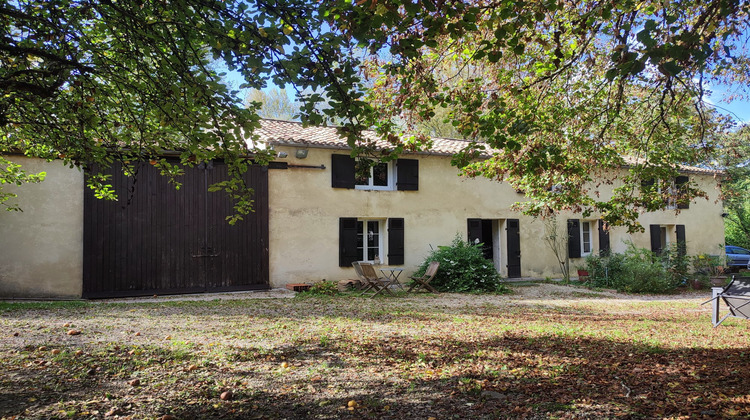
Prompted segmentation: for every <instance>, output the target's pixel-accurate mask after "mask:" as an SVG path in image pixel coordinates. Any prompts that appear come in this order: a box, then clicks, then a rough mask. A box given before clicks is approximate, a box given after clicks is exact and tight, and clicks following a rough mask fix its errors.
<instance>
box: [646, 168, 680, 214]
mask: <svg viewBox="0 0 750 420" xmlns="http://www.w3.org/2000/svg"><path fill="white" fill-rule="evenodd" d="M689 184H690V178H689V177H687V176H683V175H680V176H678V177H676V178H675V179H674V180H672V181H671V182H670V181H667V182H666V192H665V190H664V189H662V185H664V184H662V183H661V182H660V183H659V184H658V185H657V183H656V182H655V181H654V180H653V179H649V180H643V181H641V193H642V194H643V193H656V194H658V195H660V196H661V198H662V200H663V202H664V207H665V208H667V209H670V210H674V209H688V208H690V200H688V199H687V191H688V189H689ZM644 205H646V203H645V202H644Z"/></svg>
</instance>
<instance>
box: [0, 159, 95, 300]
mask: <svg viewBox="0 0 750 420" xmlns="http://www.w3.org/2000/svg"><path fill="white" fill-rule="evenodd" d="M11 160H13V161H15V162H17V163H20V164H21V165H22V166H23V168H24V170H26V171H27V172H42V171H44V172H46V173H47V177H46V179H45V180H44V181H43V182H41V183H39V184H25V185H22V186H20V187H18V186H7V185H3V190H4V191H9V192H10V191H12V192H15V193H16V194H18V198H17V199H15V200H16V202H17V203H18V204H19V206H20V207H21V209H22V210H23V211H20V212H16V211H5V210H0V298H13V297H23V298H80V297H81V290H82V279H83V173H82V172H80V171H78V170H75V169H70V168H68V167H67V166H65V165H63V164H62V162H60V161H53V162H46V161H43V160H40V159H30V158H25V157H12V158H11Z"/></svg>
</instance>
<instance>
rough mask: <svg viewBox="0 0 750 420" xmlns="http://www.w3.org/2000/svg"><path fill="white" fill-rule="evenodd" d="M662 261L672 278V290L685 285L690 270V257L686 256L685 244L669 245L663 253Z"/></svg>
mask: <svg viewBox="0 0 750 420" xmlns="http://www.w3.org/2000/svg"><path fill="white" fill-rule="evenodd" d="M660 260H661V263H662V265H663V266H664V268H665V269H666V271H667V274H668V275H669V277H670V279H669V280H670V290H672V289H674V288H676V287H677V286H680V285H682V284H685V282H686V281H687V279H688V271H689V269H690V257H688V256H687V255H686V254H685V248H684V244H674V243H673V244H669V246H667V248H666V249H665V250H664V251H662V253H661V257H660Z"/></svg>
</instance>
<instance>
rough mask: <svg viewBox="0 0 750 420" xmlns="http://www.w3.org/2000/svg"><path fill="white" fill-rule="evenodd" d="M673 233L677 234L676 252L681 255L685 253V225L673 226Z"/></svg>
mask: <svg viewBox="0 0 750 420" xmlns="http://www.w3.org/2000/svg"><path fill="white" fill-rule="evenodd" d="M675 233H676V234H677V252H678V253H679V254H680V255H681V256H683V257H684V256H685V255H687V242H686V241H685V225H677V226H675Z"/></svg>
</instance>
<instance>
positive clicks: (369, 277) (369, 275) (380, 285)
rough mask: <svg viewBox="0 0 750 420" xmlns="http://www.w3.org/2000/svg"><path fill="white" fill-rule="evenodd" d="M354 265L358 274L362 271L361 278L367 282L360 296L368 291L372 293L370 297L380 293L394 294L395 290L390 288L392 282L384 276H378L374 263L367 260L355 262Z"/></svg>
mask: <svg viewBox="0 0 750 420" xmlns="http://www.w3.org/2000/svg"><path fill="white" fill-rule="evenodd" d="M352 265H353V266H354V270H355V271H357V275H359V274H360V272H361V273H362V277H361V278H362V280H363V282H364V284H365V289H364V290H363V291H362V293H361V294H360V296H364V295H365V294H367V293H372V296H370V297H375V296H377V295H379V294H380V293H387V294H390V295H393V292H391V291H390V290H389V289H388V285H389V283H390V282H389V281H388V280H387V279H385V278H383V277H378V274H377V273H376V272H375V267H373V266H372V264H370V263H366V262H354V263H352ZM357 267H359V271H358V270H357Z"/></svg>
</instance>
